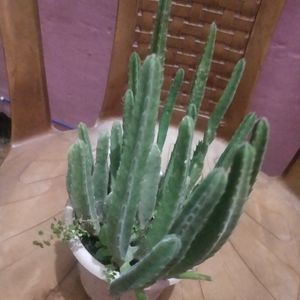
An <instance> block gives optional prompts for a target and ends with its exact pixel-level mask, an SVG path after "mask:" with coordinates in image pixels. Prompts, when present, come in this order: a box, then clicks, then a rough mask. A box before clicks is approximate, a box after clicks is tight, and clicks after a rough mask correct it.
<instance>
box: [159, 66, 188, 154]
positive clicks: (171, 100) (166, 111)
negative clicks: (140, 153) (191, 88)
mask: <svg viewBox="0 0 300 300" xmlns="http://www.w3.org/2000/svg"><path fill="white" fill-rule="evenodd" d="M183 77H184V70H183V69H179V70H178V71H177V72H176V75H175V78H174V80H173V82H172V84H171V87H170V91H169V94H168V97H167V100H166V104H165V106H164V108H163V112H162V115H161V117H160V120H159V129H158V133H157V145H158V148H159V149H160V150H162V148H163V146H164V143H165V140H166V136H167V132H168V128H169V125H170V120H171V115H172V111H173V108H174V105H175V102H176V98H177V95H178V92H179V90H180V87H181V84H182V81H183Z"/></svg>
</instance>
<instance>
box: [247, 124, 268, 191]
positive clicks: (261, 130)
mask: <svg viewBox="0 0 300 300" xmlns="http://www.w3.org/2000/svg"><path fill="white" fill-rule="evenodd" d="M268 135H269V124H268V121H267V120H266V119H265V118H262V119H260V120H259V121H258V122H257V123H256V124H255V127H254V130H253V134H252V137H251V140H250V143H251V145H252V146H253V147H254V149H255V152H256V155H255V160H254V165H253V173H252V176H251V180H250V186H251V188H252V186H253V184H254V182H255V179H256V177H257V175H258V172H259V170H260V168H261V165H262V161H263V158H264V154H265V151H266V147H267V141H268Z"/></svg>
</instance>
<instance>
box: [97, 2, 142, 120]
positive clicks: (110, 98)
mask: <svg viewBox="0 0 300 300" xmlns="http://www.w3.org/2000/svg"><path fill="white" fill-rule="evenodd" d="M136 14H137V0H127V1H121V0H120V1H119V5H118V13H117V22H116V26H115V37H114V46H113V51H112V56H111V64H110V70H109V75H108V81H107V86H106V91H105V97H104V102H103V105H102V109H101V112H100V118H105V117H107V116H112V115H119V114H120V113H121V111H122V96H123V94H124V92H125V88H126V85H127V73H128V71H127V70H128V61H129V57H130V54H131V52H132V44H133V42H134V27H135V24H136Z"/></svg>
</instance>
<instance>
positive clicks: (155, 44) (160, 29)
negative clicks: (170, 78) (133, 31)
mask: <svg viewBox="0 0 300 300" xmlns="http://www.w3.org/2000/svg"><path fill="white" fill-rule="evenodd" d="M158 5H159V8H158V11H157V14H156V21H155V26H154V30H153V36H152V41H151V53H155V54H156V55H157V56H158V57H159V59H160V63H161V65H162V67H163V66H164V64H165V52H166V44H167V32H168V23H169V16H170V11H171V5H172V0H160V1H159V3H158Z"/></svg>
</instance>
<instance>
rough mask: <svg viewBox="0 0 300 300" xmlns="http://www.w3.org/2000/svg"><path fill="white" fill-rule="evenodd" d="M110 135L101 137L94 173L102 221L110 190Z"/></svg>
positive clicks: (98, 212)
mask: <svg viewBox="0 0 300 300" xmlns="http://www.w3.org/2000/svg"><path fill="white" fill-rule="evenodd" d="M108 152H109V136H108V134H103V135H101V136H100V137H99V139H98V142H97V149H96V162H95V168H94V173H93V185H94V195H95V206H96V211H97V215H98V218H99V220H100V221H102V220H103V209H104V205H105V204H104V203H105V199H106V197H107V191H108V179H109V167H108Z"/></svg>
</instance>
